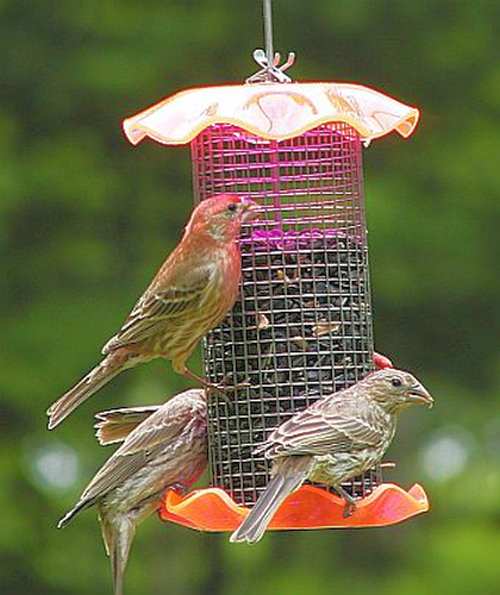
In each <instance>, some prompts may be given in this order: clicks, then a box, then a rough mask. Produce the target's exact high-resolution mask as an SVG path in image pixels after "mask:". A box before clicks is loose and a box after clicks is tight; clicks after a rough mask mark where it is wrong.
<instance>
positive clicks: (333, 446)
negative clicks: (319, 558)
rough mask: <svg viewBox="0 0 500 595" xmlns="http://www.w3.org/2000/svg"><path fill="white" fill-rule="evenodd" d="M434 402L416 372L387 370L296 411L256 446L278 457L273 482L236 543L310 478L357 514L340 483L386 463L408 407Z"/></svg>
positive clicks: (257, 535) (258, 534) (261, 528)
mask: <svg viewBox="0 0 500 595" xmlns="http://www.w3.org/2000/svg"><path fill="white" fill-rule="evenodd" d="M432 404H433V400H432V397H431V396H430V394H429V393H428V392H427V390H426V389H425V388H424V387H423V386H422V384H420V382H419V381H418V380H417V379H416V378H415V377H414V376H412V375H411V374H409V373H408V372H401V371H400V370H394V369H390V368H387V369H385V370H379V371H378V372H372V373H371V374H369V375H368V376H366V378H364V379H363V380H361V381H359V382H357V383H356V384H355V385H354V386H351V387H350V388H348V389H345V390H342V391H339V392H337V393H334V394H332V395H331V396H328V397H325V398H323V399H321V400H319V401H316V403H314V404H313V405H311V406H310V407H308V408H307V409H305V410H304V411H301V412H299V413H297V414H295V415H294V416H293V417H292V418H290V419H289V420H288V421H286V422H285V423H283V424H281V425H280V426H279V427H278V428H276V429H275V430H273V432H272V433H271V434H270V436H269V438H268V439H267V440H266V442H264V443H263V444H262V445H261V446H259V447H258V448H257V449H256V451H255V452H263V453H264V455H265V456H266V457H267V458H269V459H272V461H273V464H272V468H271V480H270V481H269V483H268V485H267V487H266V489H265V491H264V492H263V494H262V495H261V496H260V498H259V499H258V500H257V503H256V504H255V506H254V507H253V508H252V510H251V511H250V513H249V515H248V516H247V517H246V519H245V520H244V521H243V523H242V524H241V525H240V527H239V528H238V529H237V530H236V531H235V532H234V533H233V534H232V535H231V541H232V542H245V541H246V542H247V543H255V542H257V541H259V539H261V538H262V536H263V535H264V532H265V530H266V528H267V526H268V525H269V523H270V521H271V519H272V518H273V516H274V513H275V512H276V511H277V509H278V508H279V506H280V504H281V503H282V502H283V501H284V500H285V498H286V497H287V496H288V495H289V494H291V493H292V492H294V491H295V490H297V489H298V488H299V487H300V486H301V485H302V484H303V483H304V481H305V480H306V479H309V480H310V481H314V482H320V483H326V484H328V485H330V486H332V487H334V488H335V489H336V491H337V492H338V493H339V494H340V495H341V496H342V498H344V500H345V501H346V507H345V509H344V515H345V516H349V515H351V514H352V513H353V511H354V510H355V508H356V505H355V501H354V499H353V498H352V497H351V496H350V495H349V494H348V493H347V492H346V491H345V490H344V489H343V488H342V486H341V485H340V484H341V483H342V482H344V481H346V480H348V479H350V478H352V477H354V476H356V475H360V474H361V473H363V472H364V471H366V470H367V469H369V468H370V467H373V466H374V465H376V464H377V463H379V462H380V461H381V459H382V457H383V456H384V454H385V451H386V450H387V448H388V446H389V445H390V443H391V442H392V439H393V437H394V433H395V431H396V420H397V417H398V414H399V413H400V412H401V411H402V410H403V409H406V408H407V407H408V406H410V405H427V406H429V407H430V406H432Z"/></svg>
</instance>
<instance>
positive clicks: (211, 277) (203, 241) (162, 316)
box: [47, 194, 256, 430]
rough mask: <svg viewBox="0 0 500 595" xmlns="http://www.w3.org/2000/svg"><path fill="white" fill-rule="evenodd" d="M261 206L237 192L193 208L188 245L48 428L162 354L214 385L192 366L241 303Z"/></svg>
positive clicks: (56, 409)
mask: <svg viewBox="0 0 500 595" xmlns="http://www.w3.org/2000/svg"><path fill="white" fill-rule="evenodd" d="M255 209H256V204H255V203H254V202H253V201H251V200H250V199H248V198H243V197H240V196H236V195H233V194H223V195H219V196H215V197H213V198H209V199H207V200H204V201H203V202H201V203H200V204H199V205H198V206H197V207H196V208H195V209H194V211H193V213H192V215H191V219H190V220H189V222H188V224H187V226H186V229H185V231H184V235H183V237H182V240H181V241H180V243H179V244H178V246H177V247H176V248H175V250H174V251H173V252H172V253H171V254H170V256H169V257H168V258H167V260H166V261H165V263H164V264H163V265H162V267H161V268H160V270H159V271H158V273H157V274H156V276H155V278H154V279H153V281H152V282H151V284H150V285H149V287H148V288H147V289H146V291H145V292H144V294H143V295H142V297H141V298H140V299H139V301H138V302H137V304H136V305H135V306H134V308H133V310H132V312H131V313H130V314H129V316H128V318H127V320H126V321H125V323H124V324H123V326H122V327H121V329H120V330H119V331H118V333H117V334H116V335H115V336H114V337H113V338H112V339H111V340H110V341H108V342H107V343H106V345H105V346H104V348H103V350H102V353H103V355H105V357H104V359H103V360H102V361H101V363H100V364H98V365H97V366H96V367H95V368H94V369H93V370H91V371H90V372H89V373H88V374H87V375H86V376H85V377H84V378H83V379H82V380H80V382H78V384H76V385H75V386H74V387H73V388H71V389H70V390H69V391H67V392H66V393H65V394H64V395H63V396H62V397H61V398H60V399H59V400H58V401H56V402H55V403H53V404H52V405H51V406H50V407H49V409H48V411H47V415H48V416H49V426H48V427H49V430H51V429H53V428H55V427H56V426H57V425H58V424H60V423H61V422H62V421H63V419H65V418H66V417H67V416H68V415H69V414H70V413H71V412H72V411H73V410H74V409H76V407H78V406H79V405H80V404H81V403H83V402H84V401H85V400H87V399H88V398H89V397H91V396H92V395H93V394H94V393H95V392H97V391H98V390H99V389H100V388H102V387H103V386H104V385H105V384H107V383H108V382H109V381H110V380H111V379H112V378H114V377H115V376H117V375H118V374H120V372H123V370H126V369H128V368H133V367H134V366H137V365H138V364H142V363H144V362H148V361H150V360H152V359H155V358H158V357H162V358H166V359H169V360H171V361H172V367H173V369H174V371H175V372H177V373H178V374H182V375H184V376H187V377H190V378H194V379H195V380H196V381H198V382H200V383H201V384H202V385H204V386H210V385H208V383H207V382H206V381H205V380H204V379H203V378H200V377H198V376H197V375H196V374H194V373H193V372H191V371H190V370H188V368H187V367H186V361H187V359H188V358H189V356H190V355H191V353H192V352H193V350H194V349H195V347H196V345H197V343H198V341H199V340H200V339H201V338H202V337H203V336H204V335H205V334H206V333H207V332H208V331H209V330H210V329H212V328H214V327H215V326H217V324H218V323H219V322H220V321H221V320H222V319H223V318H224V317H225V316H226V314H227V313H228V312H229V310H231V308H232V307H233V305H234V302H235V301H236V298H237V295H238V286H239V282H240V277H241V258H240V249H239V245H238V239H239V236H240V230H241V225H242V223H243V222H245V221H247V220H249V219H251V218H252V217H253V215H254V212H255Z"/></svg>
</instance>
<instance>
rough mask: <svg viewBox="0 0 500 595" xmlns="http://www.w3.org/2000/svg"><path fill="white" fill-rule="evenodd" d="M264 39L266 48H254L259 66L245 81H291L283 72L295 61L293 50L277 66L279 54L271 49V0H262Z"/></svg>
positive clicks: (254, 55)
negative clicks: (283, 61)
mask: <svg viewBox="0 0 500 595" xmlns="http://www.w3.org/2000/svg"><path fill="white" fill-rule="evenodd" d="M263 16H264V41H265V46H266V49H265V51H264V50H262V49H256V50H254V52H253V59H254V60H255V61H256V62H257V64H258V65H259V66H260V67H261V68H260V70H258V71H257V72H256V73H255V74H252V76H250V77H248V78H247V79H246V82H247V83H291V82H292V79H291V78H290V77H289V76H288V75H286V74H285V70H288V69H289V68H290V66H292V65H293V64H294V62H295V54H294V52H290V53H289V54H288V58H287V60H286V62H285V63H284V64H282V65H281V66H279V63H280V60H281V55H280V53H279V52H274V49H273V16H272V10H271V0H263Z"/></svg>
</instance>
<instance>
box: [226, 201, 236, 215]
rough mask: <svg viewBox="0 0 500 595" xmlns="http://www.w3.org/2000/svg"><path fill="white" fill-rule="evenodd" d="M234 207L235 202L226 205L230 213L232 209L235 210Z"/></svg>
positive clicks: (232, 211)
mask: <svg viewBox="0 0 500 595" xmlns="http://www.w3.org/2000/svg"><path fill="white" fill-rule="evenodd" d="M236 208H237V207H236V203H234V202H232V203H231V204H230V205H228V207H227V210H228V211H230V212H231V213H234V211H236Z"/></svg>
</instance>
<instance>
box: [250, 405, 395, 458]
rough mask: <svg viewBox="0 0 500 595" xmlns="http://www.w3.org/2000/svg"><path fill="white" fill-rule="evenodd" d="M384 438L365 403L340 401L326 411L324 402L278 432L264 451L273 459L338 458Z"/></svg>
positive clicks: (379, 426) (295, 417)
mask: <svg viewBox="0 0 500 595" xmlns="http://www.w3.org/2000/svg"><path fill="white" fill-rule="evenodd" d="M383 436H384V428H383V424H380V423H378V422H377V420H375V419H374V418H373V416H372V415H371V412H370V410H369V408H368V407H363V403H360V402H359V401H357V400H356V402H352V403H348V402H346V401H345V400H344V399H339V401H338V403H335V402H332V401H331V400H330V402H329V404H328V407H325V401H324V400H322V401H318V402H317V403H315V405H313V406H311V407H309V408H308V409H305V410H304V411H301V412H300V413H298V414H296V415H294V416H293V417H292V418H291V419H289V420H288V421H286V422H285V423H283V424H281V426H279V427H278V428H276V429H275V430H274V431H273V432H272V433H271V435H270V436H269V438H268V440H267V441H266V442H265V443H264V444H263V445H262V447H261V448H260V450H264V451H265V453H266V456H267V457H269V458H275V457H277V456H286V455H325V454H335V453H339V452H345V451H352V450H358V449H359V450H361V449H363V448H367V447H369V446H375V445H377V444H378V443H379V441H380V440H381V439H382V437H383Z"/></svg>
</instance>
